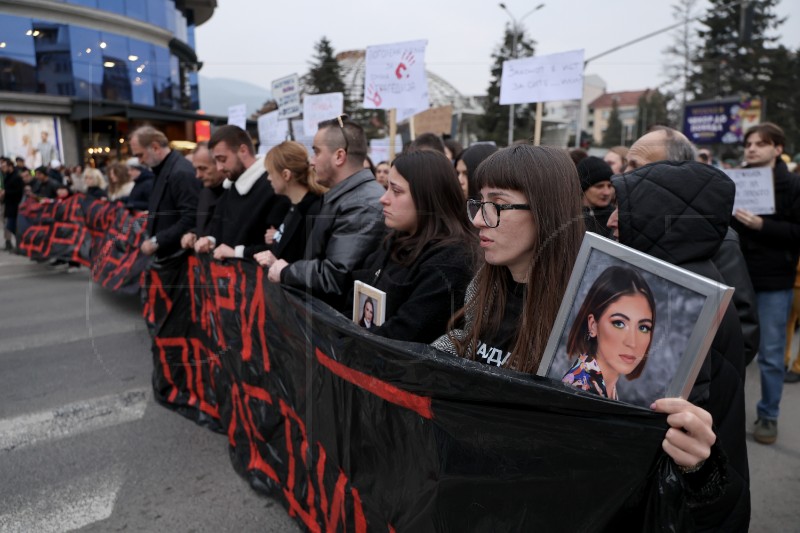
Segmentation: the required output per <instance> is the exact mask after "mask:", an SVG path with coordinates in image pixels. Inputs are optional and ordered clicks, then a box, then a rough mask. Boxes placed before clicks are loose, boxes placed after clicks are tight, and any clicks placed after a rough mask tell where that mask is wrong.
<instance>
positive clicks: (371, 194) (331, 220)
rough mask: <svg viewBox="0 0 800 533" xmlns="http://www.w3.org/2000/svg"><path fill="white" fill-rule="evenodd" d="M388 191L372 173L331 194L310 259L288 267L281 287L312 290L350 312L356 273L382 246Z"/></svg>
mask: <svg viewBox="0 0 800 533" xmlns="http://www.w3.org/2000/svg"><path fill="white" fill-rule="evenodd" d="M384 192H386V191H385V189H384V188H383V187H382V186H381V185H379V184H378V182H377V181H375V176H374V175H373V174H372V172H371V171H369V170H367V169H364V170H360V171H358V172H356V173H355V174H353V175H352V176H350V177H348V178H347V179H345V180H344V181H342V182H340V183H337V184H336V185H334V186H333V188H332V189H331V190H329V191H328V192H326V193H325V196H324V197H323V201H322V209H321V210H320V213H319V215H317V217H316V219H315V221H314V228H313V230H312V233H311V238H310V239H309V240H308V242H307V243H306V252H305V259H303V260H302V261H296V262H294V263H292V264H290V265H288V266H287V267H286V268H284V269H283V270H282V271H281V283H284V284H286V285H290V286H292V287H297V288H309V289H311V292H312V294H313V295H314V296H315V297H317V298H319V299H321V300H323V301H325V302H327V303H328V304H330V305H331V306H332V307H334V308H336V309H338V310H340V311H344V310H346V309H347V308H348V305H347V301H346V299H347V295H348V294H349V293H350V289H351V287H352V283H353V279H352V273H353V271H354V270H356V269H358V268H361V266H362V265H363V263H364V260H365V259H366V257H367V255H369V254H370V253H371V252H372V251H373V250H376V249H377V248H378V247H379V246H380V241H381V238H382V237H383V234H384V225H383V208H382V207H381V204H380V202H379V199H380V197H381V196H383V193H384Z"/></svg>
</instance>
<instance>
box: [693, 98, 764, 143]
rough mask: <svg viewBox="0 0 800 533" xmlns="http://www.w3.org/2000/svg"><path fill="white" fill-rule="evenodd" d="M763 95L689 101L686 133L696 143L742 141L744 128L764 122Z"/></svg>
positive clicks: (745, 129)
mask: <svg viewBox="0 0 800 533" xmlns="http://www.w3.org/2000/svg"><path fill="white" fill-rule="evenodd" d="M762 108H763V107H762V101H761V98H758V97H754V98H736V99H726V100H718V101H706V102H693V103H691V104H687V105H686V107H685V108H684V113H683V134H684V135H686V136H687V137H688V138H689V140H690V141H692V142H693V143H695V144H739V143H741V142H742V141H743V140H744V132H745V131H747V129H748V128H749V127H751V126H755V125H756V124H758V123H760V122H761V112H762Z"/></svg>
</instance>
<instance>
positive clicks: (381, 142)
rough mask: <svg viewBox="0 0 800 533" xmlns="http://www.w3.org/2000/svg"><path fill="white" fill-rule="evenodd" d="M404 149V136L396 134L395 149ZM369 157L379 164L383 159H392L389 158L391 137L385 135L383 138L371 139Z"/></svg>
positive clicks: (397, 150)
mask: <svg viewBox="0 0 800 533" xmlns="http://www.w3.org/2000/svg"><path fill="white" fill-rule="evenodd" d="M402 149H403V137H401V136H400V135H395V137H394V150H395V153H397V152H399V151H400V150H402ZM369 157H370V158H371V159H372V161H373V162H374V163H375V164H376V165H377V164H378V163H380V162H381V161H390V158H389V138H388V137H383V138H381V139H370V141H369Z"/></svg>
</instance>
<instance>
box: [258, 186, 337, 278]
mask: <svg viewBox="0 0 800 533" xmlns="http://www.w3.org/2000/svg"><path fill="white" fill-rule="evenodd" d="M321 208H322V196H320V195H316V194H314V193H311V192H309V193H306V195H305V196H304V197H303V199H302V200H300V201H299V202H298V203H297V205H292V206H291V207H290V208H289V211H288V212H287V213H286V217H285V218H284V219H283V222H281V223H280V225H279V226H277V228H278V230H279V234H280V237H278V239H277V240H276V241H275V242H273V243H272V244H271V245H268V244H266V243H264V242H262V243H261V244H258V245H254V246H246V247H245V249H244V256H245V257H253V255H255V254H257V253H259V252H263V251H266V250H271V251H272V254H273V255H274V256H275V257H277V258H278V259H283V260H284V261H286V262H288V263H293V262H295V261H299V260H300V259H302V258H303V256H304V254H305V250H306V241H307V240H308V237H309V235H310V234H311V229H312V228H313V219H314V217H316V216H317V215H319V210H320V209H321Z"/></svg>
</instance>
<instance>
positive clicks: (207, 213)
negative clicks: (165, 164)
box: [181, 141, 225, 249]
mask: <svg viewBox="0 0 800 533" xmlns="http://www.w3.org/2000/svg"><path fill="white" fill-rule="evenodd" d="M192 166H194V170H195V172H196V173H197V179H199V180H200V183H202V184H203V189H202V190H201V191H200V195H199V197H198V200H197V224H196V225H195V227H194V228H193V229H192V230H191V231H189V232H187V233H185V234H184V235H183V237H181V247H183V248H186V249H194V245H195V243H196V242H197V236H198V235H211V229H212V224H211V223H212V221H213V220H214V211H215V210H216V208H217V203H219V198H220V196H222V193H223V192H224V191H225V189H223V188H222V182H223V181H225V174H223V173H222V172H221V171H220V170H218V169H217V164H216V163H215V162H214V158H213V157H211V151H210V150H209V149H208V143H207V142H206V141H202V142H199V143H197V146H196V147H195V149H194V152H192Z"/></svg>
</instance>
